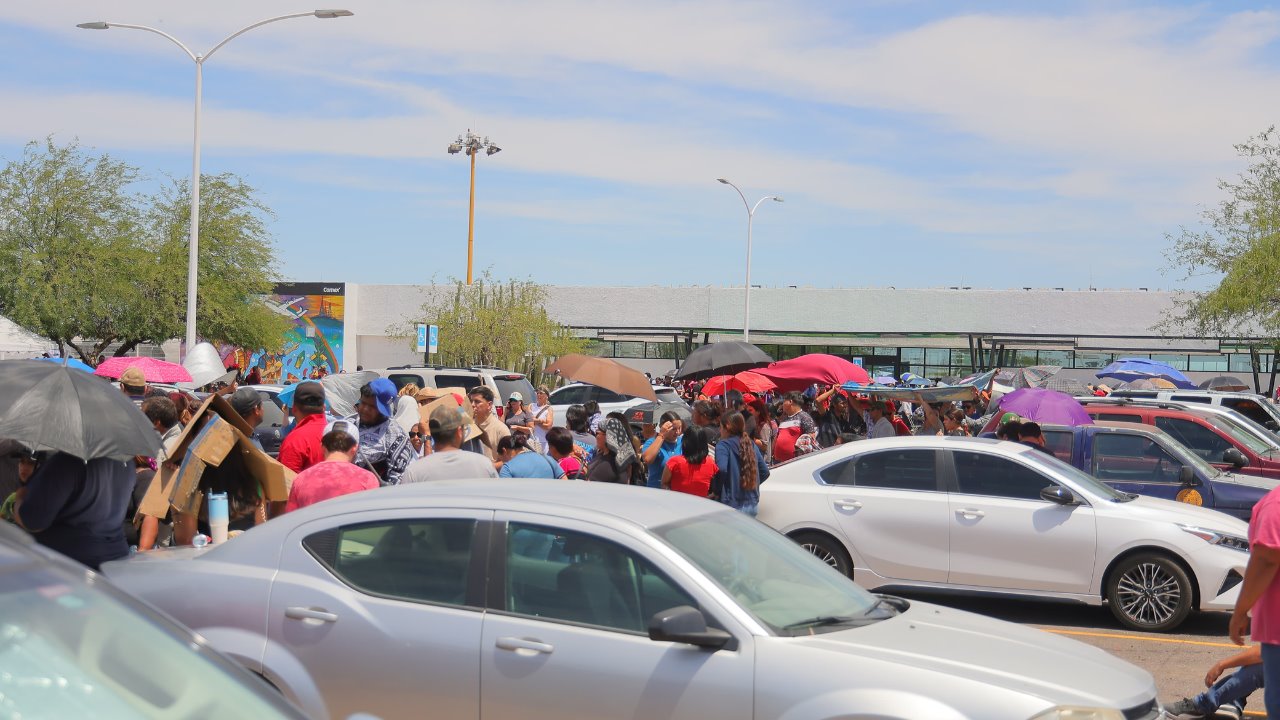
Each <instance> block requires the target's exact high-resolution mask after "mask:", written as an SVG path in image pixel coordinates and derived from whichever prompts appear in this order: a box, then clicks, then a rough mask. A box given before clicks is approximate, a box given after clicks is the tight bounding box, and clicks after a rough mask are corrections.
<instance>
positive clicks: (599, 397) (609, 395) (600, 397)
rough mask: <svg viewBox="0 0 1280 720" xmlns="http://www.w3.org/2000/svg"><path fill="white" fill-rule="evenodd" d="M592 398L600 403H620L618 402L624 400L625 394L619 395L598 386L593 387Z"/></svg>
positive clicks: (625, 399)
mask: <svg viewBox="0 0 1280 720" xmlns="http://www.w3.org/2000/svg"><path fill="white" fill-rule="evenodd" d="M592 399H593V400H595V401H596V402H598V403H600V404H604V403H620V402H626V401H627V396H626V395H620V394H618V393H616V392H614V391H612V390H605V389H604V388H602V387H598V388H595V394H594V395H593V396H592Z"/></svg>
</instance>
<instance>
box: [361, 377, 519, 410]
mask: <svg viewBox="0 0 1280 720" xmlns="http://www.w3.org/2000/svg"><path fill="white" fill-rule="evenodd" d="M373 372H375V373H377V374H378V375H380V376H382V377H384V378H387V379H389V380H391V382H393V383H395V384H396V388H402V387H404V386H405V385H408V384H410V383H413V384H414V385H417V386H418V387H420V388H444V387H460V388H466V389H467V390H470V389H471V388H473V387H478V386H480V385H484V386H486V387H488V388H489V389H490V390H492V391H493V394H494V395H495V396H496V399H495V400H494V403H493V407H494V412H496V413H497V414H498V417H502V414H503V412H504V411H505V410H506V408H507V399H508V398H510V397H511V393H513V392H519V393H520V395H521V397H523V398H524V401H525V402H533V399H534V392H533V385H532V384H531V383H530V382H529V379H528V378H526V377H525V376H524V375H522V374H521V373H518V372H512V371H510V370H503V369H502V368H491V367H480V366H473V367H469V368H451V367H445V366H443V365H432V366H430V367H428V366H425V365H400V366H398V367H390V368H381V369H375V370H373Z"/></svg>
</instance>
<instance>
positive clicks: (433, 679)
mask: <svg viewBox="0 0 1280 720" xmlns="http://www.w3.org/2000/svg"><path fill="white" fill-rule="evenodd" d="M492 515H493V513H492V511H470V510H449V509H430V510H416V509H407V508H406V509H404V510H397V511H394V512H390V513H388V512H378V513H370V512H366V513H355V514H351V515H347V516H342V517H338V518H328V519H325V520H318V521H315V522H310V523H306V524H304V525H301V526H299V527H298V528H297V529H295V530H294V531H293V532H292V533H291V534H290V535H289V538H288V540H287V541H286V542H285V545H284V547H283V548H282V549H281V555H280V570H279V573H278V574H277V576H276V579H275V581H274V582H273V583H272V587H271V598H270V601H269V603H268V609H267V613H268V617H267V637H268V643H267V646H268V647H267V652H266V654H265V656H264V660H263V666H264V669H265V674H266V675H267V677H268V679H269V680H272V681H273V682H276V683H277V684H278V685H280V686H281V687H285V688H287V687H288V686H290V685H291V684H293V683H305V684H307V685H308V686H314V688H315V689H318V692H319V693H321V694H322V695H323V697H324V698H325V702H326V704H327V706H328V711H329V715H330V716H331V717H333V718H345V717H347V716H349V715H351V714H352V713H357V712H364V713H369V714H371V715H373V716H376V717H383V718H394V717H414V716H418V715H420V714H421V713H422V712H423V708H424V707H426V706H427V703H428V699H429V707H430V709H431V712H432V714H433V715H434V716H436V717H448V718H476V717H478V716H479V693H480V683H479V676H478V673H477V668H478V667H479V664H480V657H479V653H480V634H481V626H482V624H483V618H484V611H483V604H484V591H483V585H484V570H483V566H482V565H480V564H473V558H472V556H473V551H474V552H476V553H478V554H483V550H484V548H485V546H486V545H487V542H486V541H485V540H484V538H487V532H483V531H481V530H480V529H484V530H486V531H487V526H488V522H487V521H488V520H489V518H491V517H492ZM482 559H483V558H481V560H482ZM477 563H478V561H477Z"/></svg>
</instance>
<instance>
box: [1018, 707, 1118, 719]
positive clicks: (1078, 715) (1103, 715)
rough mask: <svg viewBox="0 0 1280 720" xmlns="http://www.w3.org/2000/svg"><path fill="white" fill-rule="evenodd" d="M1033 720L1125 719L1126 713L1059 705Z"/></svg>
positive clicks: (1106, 709)
mask: <svg viewBox="0 0 1280 720" xmlns="http://www.w3.org/2000/svg"><path fill="white" fill-rule="evenodd" d="M1031 720H1124V713H1123V712H1121V711H1119V710H1114V709H1112V708H1095V707H1082V706H1080V705H1059V706H1057V707H1054V708H1049V709H1048V710H1045V711H1044V712H1042V713H1040V714H1039V715H1036V716H1035V717H1033V718H1031Z"/></svg>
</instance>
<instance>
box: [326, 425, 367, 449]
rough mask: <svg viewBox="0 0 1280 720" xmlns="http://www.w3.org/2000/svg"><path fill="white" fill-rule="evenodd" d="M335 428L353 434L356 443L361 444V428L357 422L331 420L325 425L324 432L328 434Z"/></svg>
mask: <svg viewBox="0 0 1280 720" xmlns="http://www.w3.org/2000/svg"><path fill="white" fill-rule="evenodd" d="M334 430H341V431H343V432H345V433H346V434H347V435H350V436H351V439H352V440H355V441H356V444H357V445H359V444H360V430H359V429H358V428H356V424H355V423H353V422H349V421H347V420H330V421H329V424H327V425H325V426H324V434H325V435H328V434H329V433H331V432H333V431H334Z"/></svg>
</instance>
